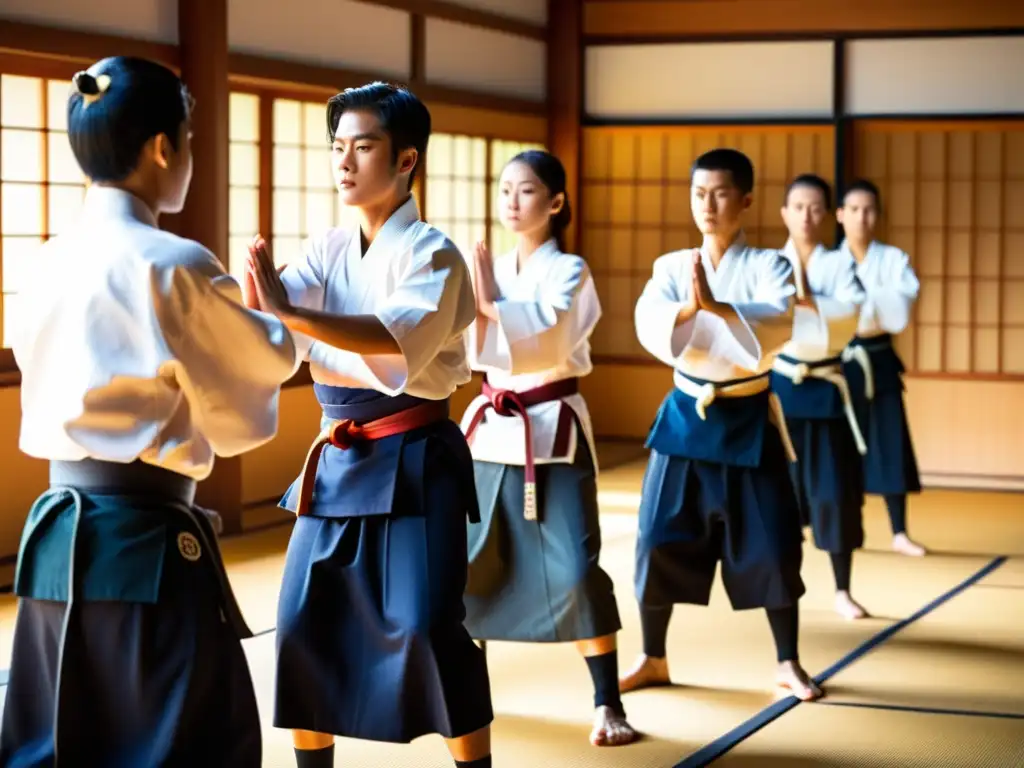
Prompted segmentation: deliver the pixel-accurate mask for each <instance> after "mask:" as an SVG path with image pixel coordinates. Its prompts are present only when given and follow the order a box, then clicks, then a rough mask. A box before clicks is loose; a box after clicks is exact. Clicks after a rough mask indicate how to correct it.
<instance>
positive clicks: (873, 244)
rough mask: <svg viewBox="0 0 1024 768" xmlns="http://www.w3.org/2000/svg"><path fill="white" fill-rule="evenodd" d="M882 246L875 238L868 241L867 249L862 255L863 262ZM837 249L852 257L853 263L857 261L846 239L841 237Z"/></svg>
mask: <svg viewBox="0 0 1024 768" xmlns="http://www.w3.org/2000/svg"><path fill="white" fill-rule="evenodd" d="M882 247H883V246H882V243H880V242H878V241H877V240H872V241H871V242H870V243H868V250H867V253H866V254H865V255H864V262H865V263H866V262H868V261H869V260H870V259H871V254H873V253H875V252H877V251H880V250H882ZM839 250H841V251H842V252H843V253H845V254H846V255H847V256H849V257H850V258H851V259H853V261H854V263H856V262H857V257H856V256H854V255H853V251H852V250H851V249H850V244H849V242H848V241H847V240H846V238H843V242H842V244H841V245H840V246H839Z"/></svg>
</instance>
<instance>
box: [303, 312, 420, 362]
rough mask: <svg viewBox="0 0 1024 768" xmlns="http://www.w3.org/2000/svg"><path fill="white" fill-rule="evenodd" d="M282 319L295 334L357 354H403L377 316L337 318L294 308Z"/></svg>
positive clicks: (327, 314)
mask: <svg viewBox="0 0 1024 768" xmlns="http://www.w3.org/2000/svg"><path fill="white" fill-rule="evenodd" d="M283 319H284V323H285V325H287V326H288V328H289V330H291V331H292V332H294V333H301V334H303V335H305V336H309V337H311V338H313V339H316V340H317V341H320V342H323V343H324V344H327V345H328V346H331V347H335V348H337V349H342V350H345V351H346V352H353V353H355V354H357V355H397V354H401V351H402V350H401V349H400V348H399V346H398V342H397V341H395V337H394V336H392V335H391V333H390V332H389V331H388V329H387V328H385V327H384V324H383V323H382V322H381V321H380V320H379V319H378V318H377V317H376V316H374V315H334V314H330V313H327V312H317V311H316V310H312V309H303V308H301V307H294V308H292V310H291V312H289V313H288V315H287V316H286V317H285V318H283Z"/></svg>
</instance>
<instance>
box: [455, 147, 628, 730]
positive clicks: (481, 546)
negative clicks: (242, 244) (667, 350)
mask: <svg viewBox="0 0 1024 768" xmlns="http://www.w3.org/2000/svg"><path fill="white" fill-rule="evenodd" d="M565 187H566V178H565V169H564V168H563V167H562V163H561V162H560V161H559V160H558V158H556V157H554V156H553V155H551V154H549V153H547V152H542V151H537V150H531V151H527V152H523V153H521V154H519V155H516V156H515V157H514V158H512V160H510V161H509V163H508V164H507V165H506V166H505V168H504V170H503V171H502V174H501V179H500V182H499V190H498V209H499V214H500V217H501V223H502V224H503V225H504V226H505V227H506V228H507V229H508V230H510V231H512V232H514V233H515V234H516V239H517V243H516V247H515V249H514V250H512V251H510V252H509V253H505V254H502V255H501V256H499V257H497V258H496V259H493V260H492V258H491V255H490V253H489V252H488V249H487V247H486V246H485V245H484V244H483V243H479V244H478V245H477V246H476V249H475V253H474V258H473V261H474V273H475V276H476V281H475V283H476V301H477V322H476V324H475V326H474V327H473V328H472V329H471V331H470V333H469V347H470V350H469V354H470V361H471V364H472V366H473V368H474V369H475V370H478V371H483V372H484V373H485V375H486V378H485V380H484V391H483V394H482V395H480V396H479V397H477V398H476V399H475V400H474V401H473V402H472V403H471V404H470V406H469V409H468V410H467V411H466V414H465V416H464V417H463V421H462V427H463V430H464V431H465V433H466V435H467V439H468V440H469V441H470V447H471V450H472V452H473V459H474V466H475V474H476V485H477V496H478V498H479V499H480V502H481V503H480V514H481V522H480V523H475V524H472V523H471V524H470V525H469V552H470V565H469V583H468V589H467V593H466V627H467V628H468V629H469V632H470V634H471V635H472V636H473V637H474V638H476V639H477V640H480V641H481V642H484V643H485V642H486V641H488V640H508V641H518V642H531V643H560V642H574V643H575V644H576V646H577V648H578V649H579V651H580V653H581V654H582V655H583V656H584V658H585V659H586V662H587V666H588V667H589V668H590V673H591V677H592V678H593V681H594V690H595V694H594V705H595V708H596V712H595V718H594V728H593V731H592V732H591V736H590V739H591V742H592V743H593V744H595V745H597V746H617V745H621V744H628V743H630V742H632V741H635V740H636V738H637V733H636V732H635V731H634V730H633V728H632V727H631V726H630V725H629V723H628V722H627V721H626V715H625V711H624V709H623V707H622V700H621V698H620V696H619V690H618V651H617V649H616V635H617V633H618V631H619V630H620V629H621V627H622V625H621V623H620V620H619V611H618V607H617V604H616V601H615V594H614V591H613V588H612V581H611V579H610V578H609V577H608V574H606V573H605V572H604V570H602V568H601V566H600V565H599V564H598V559H599V557H600V554H601V529H600V524H599V521H598V502H597V464H596V457H597V454H596V452H595V445H594V435H593V429H592V427H591V423H590V415H589V413H588V411H587V404H586V402H585V401H584V399H583V396H582V395H580V393H579V380H580V379H581V378H582V377H583V376H586V375H587V374H589V373H590V372H591V370H592V365H591V362H590V335H591V334H592V333H593V331H594V327H595V326H596V325H597V321H598V320H599V319H600V317H601V306H600V303H599V301H598V297H597V291H596V290H595V287H594V280H593V277H592V275H591V273H590V269H589V268H588V267H587V264H586V262H585V261H584V260H583V259H582V258H580V257H579V256H574V255H571V254H568V253H563V252H562V250H561V248H562V246H561V238H562V235H563V233H564V232H565V229H566V228H567V227H568V225H569V222H570V219H571V214H570V210H569V200H568V198H567V195H566V188H565Z"/></svg>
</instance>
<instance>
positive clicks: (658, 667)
mask: <svg viewBox="0 0 1024 768" xmlns="http://www.w3.org/2000/svg"><path fill="white" fill-rule="evenodd" d="M671 683H672V681H671V680H670V679H669V676H668V659H667V658H666V659H656V658H654V657H653V656H641V657H640V658H638V659H637V660H636V663H634V664H633V667H632V668H631V669H630V670H629V672H627V673H626V674H625V675H623V676H622V677H621V678H619V693H629V692H630V691H639V690H642V689H644V688H653V687H656V686H663V685H671Z"/></svg>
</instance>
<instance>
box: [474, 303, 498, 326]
mask: <svg viewBox="0 0 1024 768" xmlns="http://www.w3.org/2000/svg"><path fill="white" fill-rule="evenodd" d="M476 311H477V314H479V315H480V316H481V317H484V318H487V319H488V320H490V321H491V322H494V323H497V322H499V317H500V316H499V315H498V305H497V303H496V302H493V301H481V302H480V303H479V304H478V305H477V308H476Z"/></svg>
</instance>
